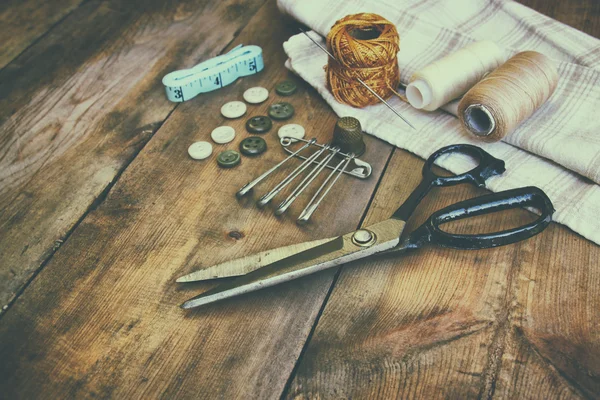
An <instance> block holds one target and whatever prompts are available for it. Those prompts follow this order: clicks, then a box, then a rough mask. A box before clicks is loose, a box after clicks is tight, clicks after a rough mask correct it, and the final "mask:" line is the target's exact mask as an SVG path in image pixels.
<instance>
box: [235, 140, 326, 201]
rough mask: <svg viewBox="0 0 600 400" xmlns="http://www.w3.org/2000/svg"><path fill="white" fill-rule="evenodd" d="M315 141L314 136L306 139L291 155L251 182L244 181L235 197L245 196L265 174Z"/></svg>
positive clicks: (268, 173) (267, 174)
mask: <svg viewBox="0 0 600 400" xmlns="http://www.w3.org/2000/svg"><path fill="white" fill-rule="evenodd" d="M316 142H317V139H316V138H313V139H311V140H307V141H306V144H305V145H304V146H302V147H301V148H300V149H298V150H297V151H296V152H294V153H292V154H291V155H289V156H288V157H287V158H286V159H285V160H283V161H281V162H280V163H279V164H277V165H275V166H274V167H272V168H271V169H269V170H268V171H266V172H265V173H263V174H262V175H261V176H259V177H258V178H256V179H254V180H253V181H251V182H248V183H246V184H245V185H244V186H242V188H241V189H240V190H238V191H237V193H236V194H235V195H236V196H237V197H243V196H245V195H246V194H247V193H248V192H250V191H251V190H252V188H253V187H254V186H256V185H258V184H259V183H260V182H261V181H262V180H263V179H265V178H266V177H267V176H269V175H270V174H271V173H272V172H273V171H275V170H276V169H277V168H279V167H281V166H282V165H283V164H285V163H286V162H287V161H288V160H291V159H292V158H293V157H295V156H298V155H299V154H300V152H301V151H302V150H304V149H306V148H307V147H309V146H311V145H313V144H315V143H316Z"/></svg>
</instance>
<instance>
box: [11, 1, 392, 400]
mask: <svg viewBox="0 0 600 400" xmlns="http://www.w3.org/2000/svg"><path fill="white" fill-rule="evenodd" d="M294 29H295V27H294V24H293V23H291V22H290V21H288V20H285V19H282V18H281V16H280V15H279V13H278V11H277V9H276V7H275V4H274V2H272V1H271V2H269V3H268V5H266V6H265V7H263V8H262V9H261V10H260V11H259V13H258V14H257V15H256V16H255V17H254V18H253V19H252V21H251V23H250V24H249V25H248V26H247V27H246V29H245V30H244V31H243V32H242V34H241V36H240V38H239V40H236V43H237V42H243V43H253V44H258V45H261V46H262V47H263V50H264V55H265V60H266V68H265V70H264V71H263V72H261V73H260V74H258V75H256V76H252V77H248V78H244V79H243V80H240V81H238V82H236V83H235V84H233V85H231V86H229V87H226V88H223V89H221V90H219V91H217V92H213V93H210V94H206V95H203V96H201V97H198V98H197V99H194V100H192V101H190V102H187V103H184V104H182V105H181V106H179V107H178V108H177V109H176V110H175V111H174V112H173V113H172V114H171V116H170V117H169V119H168V120H167V122H166V123H165V124H164V125H163V126H162V127H161V128H160V129H159V130H158V132H157V133H156V134H155V135H154V136H153V137H152V139H151V140H150V142H149V143H148V144H147V145H146V146H145V147H144V149H143V150H142V151H141V152H140V153H139V155H138V156H137V157H136V159H135V160H134V161H133V162H132V163H131V164H130V165H129V167H128V168H127V169H126V170H125V172H124V173H123V175H122V176H121V177H120V179H119V180H118V182H117V183H116V184H115V186H114V187H113V189H112V190H111V191H110V193H108V196H107V198H106V200H105V201H104V202H103V203H102V204H101V205H100V206H99V207H98V208H97V209H95V210H94V211H92V212H91V213H89V214H88V215H87V216H86V218H85V219H84V220H83V221H82V222H81V224H80V225H79V226H78V228H77V229H76V230H75V231H74V233H73V234H72V235H71V237H70V238H69V240H68V241H67V242H66V243H65V245H63V246H62V247H61V248H60V249H59V250H58V251H57V253H56V254H55V255H54V257H52V259H51V260H50V262H49V263H48V264H47V265H46V266H45V268H44V269H43V270H42V271H41V272H40V273H39V274H38V276H37V277H36V279H35V280H34V281H33V282H32V283H31V285H30V286H29V287H28V288H27V289H26V291H25V292H24V293H23V295H21V296H20V297H19V298H18V300H17V301H16V302H15V304H14V306H13V307H11V309H10V310H9V311H8V312H7V313H6V314H5V316H4V317H3V318H2V323H1V324H0V359H2V360H3V361H2V363H1V365H0V392H2V393H3V394H6V396H8V397H13V396H15V395H17V394H18V395H20V396H21V397H39V396H43V397H49V398H64V397H84V396H87V397H92V396H101V397H108V396H112V397H115V398H123V397H126V398H129V397H144V398H154V397H159V396H162V397H166V398H175V397H177V398H180V397H183V398H198V397H209V398H274V397H278V396H280V394H281V393H282V391H283V389H284V387H285V384H286V382H287V380H288V378H289V376H290V374H291V371H292V369H293V367H294V365H295V363H296V360H297V357H298V355H299V353H300V351H301V349H302V347H303V345H304V343H305V341H306V337H307V336H308V334H309V332H310V330H311V328H312V326H313V323H314V320H315V318H316V315H317V314H318V311H319V309H320V307H321V304H322V302H323V300H324V298H325V296H326V294H327V292H328V289H329V287H330V285H331V282H332V278H333V276H334V273H335V271H329V272H327V273H324V274H320V275H316V276H312V277H309V278H307V279H301V280H298V281H296V282H294V283H291V284H286V285H281V286H280V287H277V288H271V289H266V290H263V291H262V292H258V293H254V294H252V295H249V296H245V297H243V298H237V299H232V300H230V301H227V302H224V303H220V304H214V305H211V306H209V307H206V308H203V309H199V310H197V311H192V312H184V311H182V310H181V309H179V307H178V305H179V304H180V303H182V302H183V301H184V300H186V299H187V298H189V297H191V296H192V295H194V294H196V293H198V292H199V291H200V290H203V289H205V288H207V287H208V286H210V285H211V284H206V283H205V284H196V285H190V286H180V285H178V284H176V283H175V278H176V277H178V276H180V275H182V274H184V273H187V272H190V271H191V270H192V269H193V268H194V266H196V267H197V266H198V265H206V266H208V265H211V264H214V263H217V262H222V261H225V260H227V259H231V258H234V257H239V256H242V255H247V254H250V253H254V252H257V251H262V250H266V249H269V248H273V247H278V246H282V245H289V244H291V243H294V242H301V241H306V240H309V239H316V238H319V237H327V236H332V235H335V234H340V233H344V232H346V231H350V230H352V229H355V228H356V226H357V225H358V223H359V221H360V218H361V216H362V215H363V214H364V212H365V209H366V207H367V205H368V201H369V199H370V198H371V194H372V192H373V190H374V188H375V185H376V183H377V176H378V175H380V174H381V172H382V169H383V167H384V165H385V163H386V160H387V159H388V155H389V154H391V148H390V147H389V146H387V145H385V144H384V143H383V142H381V141H378V140H376V139H374V138H367V140H368V143H367V146H368V150H367V153H366V155H365V157H364V158H365V159H367V160H370V161H372V162H373V166H374V170H375V172H374V177H373V178H372V179H370V180H368V181H364V182H363V181H357V180H353V179H352V178H350V177H343V178H341V179H340V182H338V184H337V187H336V191H337V195H333V194H331V195H330V197H329V198H328V199H327V200H326V201H325V202H324V203H323V205H322V209H320V210H319V211H318V213H317V214H316V215H315V216H314V218H315V219H314V223H313V224H311V225H308V226H305V227H299V226H297V225H296V224H295V223H294V218H293V217H294V216H297V215H298V213H299V211H300V210H301V208H302V203H303V202H301V201H299V202H297V203H295V204H294V206H293V207H292V209H291V210H290V212H289V215H286V216H284V217H283V218H276V217H275V216H273V214H272V209H263V210H260V209H258V208H256V206H255V205H254V201H255V200H256V199H257V196H258V195H254V197H253V198H249V199H245V200H243V201H239V202H238V201H236V200H235V197H234V193H235V191H236V190H237V189H238V188H239V187H241V186H242V185H243V184H244V183H246V182H247V181H249V180H250V179H251V178H252V177H254V176H256V175H257V174H258V173H259V172H262V171H263V170H264V169H265V167H267V166H268V165H272V163H273V162H274V161H276V160H281V159H282V158H283V157H284V153H283V151H282V150H281V149H279V148H278V147H279V144H278V140H277V139H278V138H277V135H276V132H277V128H278V127H280V126H281V125H283V123H281V122H277V123H275V124H274V127H273V129H272V131H271V132H269V133H268V134H266V135H265V139H266V140H267V142H268V146H269V147H270V150H269V151H268V152H267V153H265V154H263V155H262V156H260V157H258V158H255V159H250V158H245V157H244V158H243V161H242V164H241V165H240V166H238V167H236V168H235V169H232V170H223V169H220V168H218V167H217V165H216V163H215V155H214V154H213V156H212V158H211V159H209V160H207V161H204V162H198V161H194V160H191V159H189V157H188V156H187V153H186V150H187V147H188V146H189V144H190V143H192V142H194V141H196V140H201V139H204V140H206V139H208V137H209V135H210V132H211V131H212V129H213V128H214V127H216V126H218V125H220V124H224V123H225V124H227V125H231V126H233V127H234V128H235V129H236V130H237V132H238V137H237V138H236V139H235V141H234V142H233V143H231V144H229V145H226V146H216V147H215V152H217V151H219V150H222V149H225V148H237V146H238V144H239V142H240V141H241V139H242V138H243V137H245V136H246V135H247V134H246V133H245V129H244V127H243V126H244V123H245V120H246V118H242V119H240V120H235V121H225V120H224V118H223V117H221V116H220V114H219V109H220V107H221V105H222V104H223V103H224V102H225V101H229V100H233V99H240V98H241V97H242V93H243V91H244V90H245V89H246V88H248V87H252V86H255V85H263V86H265V87H267V88H269V89H270V90H271V95H270V96H271V97H270V100H269V101H267V102H266V103H264V104H261V105H258V106H249V112H248V114H247V116H248V117H249V116H251V115H257V114H264V113H265V111H266V109H267V107H268V105H269V104H270V103H271V102H274V101H276V100H282V98H280V97H279V96H277V95H276V94H275V93H274V91H273V88H274V85H275V84H276V83H277V82H278V81H279V80H281V79H283V78H284V77H289V73H287V72H286V71H285V69H284V68H283V62H284V60H285V54H284V53H283V51H282V48H281V43H282V42H283V40H285V39H286V38H287V37H289V36H290V35H291V34H292V33H295V30H294ZM232 46H233V44H232ZM155 84H156V83H155ZM285 100H286V101H289V102H290V103H292V104H293V105H294V106H296V112H297V114H296V115H295V117H294V118H293V122H297V123H301V124H303V125H304V126H305V127H306V129H307V131H308V135H311V136H312V135H316V136H317V137H319V138H320V139H321V140H322V141H324V140H327V139H328V138H330V136H331V132H332V129H333V126H334V124H335V120H336V119H335V117H334V116H333V114H332V113H331V111H330V110H329V108H328V107H327V106H326V104H325V102H324V101H323V100H322V99H321V98H320V97H319V96H318V94H317V93H316V92H315V91H314V90H312V89H310V90H309V89H305V88H303V87H301V88H300V90H299V91H298V93H296V94H295V95H294V96H292V97H288V98H285ZM291 168H292V166H290V167H288V168H287V170H286V171H288V172H289V171H290V170H291ZM284 173H285V171H282V174H284ZM273 181H274V180H271V183H272V182H273ZM266 186H268V185H261V186H260V187H259V188H258V190H257V193H261V192H264V190H265V187H266ZM306 200H307V199H306V198H304V201H306ZM48 376H51V377H52V379H47V377H48Z"/></svg>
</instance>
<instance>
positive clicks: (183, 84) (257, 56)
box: [162, 44, 265, 102]
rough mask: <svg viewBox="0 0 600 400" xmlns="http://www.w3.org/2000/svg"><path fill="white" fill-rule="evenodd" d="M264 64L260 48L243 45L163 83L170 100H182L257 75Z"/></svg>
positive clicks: (164, 79) (181, 71) (174, 75)
mask: <svg viewBox="0 0 600 400" xmlns="http://www.w3.org/2000/svg"><path fill="white" fill-rule="evenodd" d="M264 66H265V65H264V61H263V57H262V49H261V48H260V47H258V46H243V45H241V44H240V45H239V46H236V47H234V48H233V49H232V50H231V51H230V52H229V53H227V54H223V55H221V56H218V57H215V58H211V59H210V60H206V61H203V62H201V63H200V64H198V65H196V66H195V67H193V68H190V69H182V70H179V71H174V72H171V73H169V74H167V75H165V76H164V78H163V80H162V83H163V85H165V90H166V92H167V98H168V99H169V100H171V101H175V102H182V101H186V100H189V99H192V98H194V97H196V96H197V95H198V94H200V93H206V92H211V91H213V90H217V89H220V88H222V87H223V86H227V85H229V84H230V83H232V82H234V81H235V80H236V79H237V78H240V77H242V76H248V75H253V74H256V73H257V72H260V71H262V70H263V68H264Z"/></svg>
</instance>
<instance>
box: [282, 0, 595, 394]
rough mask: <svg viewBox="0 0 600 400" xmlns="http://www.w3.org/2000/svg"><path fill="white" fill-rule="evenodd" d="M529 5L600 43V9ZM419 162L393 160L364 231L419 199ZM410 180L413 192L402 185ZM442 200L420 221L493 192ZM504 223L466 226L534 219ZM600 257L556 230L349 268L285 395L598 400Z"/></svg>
mask: <svg viewBox="0 0 600 400" xmlns="http://www.w3.org/2000/svg"><path fill="white" fill-rule="evenodd" d="M521 3H524V4H525V5H528V6H530V7H533V8H535V9H537V10H538V11H540V12H543V13H545V14H547V15H550V16H552V17H554V18H557V19H558V20H560V21H562V22H566V23H568V24H570V25H573V26H575V27H577V28H579V29H582V30H584V31H585V32H587V33H590V34H592V35H594V36H597V37H598V36H600V10H599V9H598V7H599V6H600V4H598V3H597V2H593V1H577V0H574V1H572V2H539V1H528V0H526V1H521ZM403 158H406V159H403ZM417 165H421V162H417V161H416V160H415V159H414V157H412V156H409V155H408V154H407V153H406V152H403V151H397V152H396V153H395V154H394V156H393V158H392V161H391V163H390V167H389V168H388V169H387V171H386V175H385V177H384V180H383V182H382V184H381V186H380V187H379V189H378V192H377V193H376V196H375V200H374V202H373V204H372V207H371V209H370V211H369V216H368V217H367V219H366V221H365V223H369V222H372V221H377V220H379V219H381V218H385V217H386V216H387V214H389V212H390V211H391V210H393V209H394V208H395V205H390V204H389V202H390V199H396V198H402V197H405V196H406V195H407V194H408V191H409V190H410V188H411V187H413V186H414V185H415V184H416V183H417V181H418V179H419V178H420V174H419V172H418V171H419V169H420V168H419V167H418V166H417ZM400 180H402V181H403V182H406V183H407V185H406V186H407V187H405V186H402V187H397V186H396V185H395V184H396V182H397V181H400ZM443 193H444V194H443V199H437V200H435V199H431V200H426V201H425V203H424V204H423V205H422V206H421V209H420V210H418V211H417V215H416V217H417V219H423V218H424V215H427V214H429V213H430V212H431V211H433V210H435V209H437V208H439V207H441V206H442V205H444V204H448V203H450V202H454V201H456V200H459V199H461V198H464V197H466V196H473V195H476V194H481V193H483V191H481V190H475V189H472V188H452V189H450V190H449V192H447V191H446V190H444V192H443ZM438 194H441V192H439V191H438ZM519 214H520V215H519ZM502 217H503V218H502V219H501V220H499V221H497V220H496V219H495V218H496V217H492V218H480V219H479V220H478V221H477V220H476V221H474V223H473V224H469V225H463V226H462V229H463V230H464V229H467V231H468V230H473V231H475V230H477V229H487V230H491V229H499V228H502V227H503V226H504V227H508V226H515V225H517V224H519V223H522V222H523V221H522V218H525V217H527V216H526V215H524V213H518V214H517V215H516V216H509V215H507V214H504V215H503V216H502ZM492 222H493V223H492ZM412 225H413V226H414V225H415V223H414V222H413V223H412ZM407 230H410V226H409V227H407ZM599 256H600V248H599V247H598V246H595V245H594V244H592V243H590V242H588V241H586V240H585V239H583V238H581V237H580V236H578V235H576V234H574V233H573V232H571V231H569V230H567V229H565V228H563V227H560V226H556V225H552V226H551V227H550V228H549V229H548V230H547V231H546V232H544V233H543V234H542V235H540V236H539V237H537V238H534V239H533V240H530V241H528V242H525V243H521V244H518V245H513V246H510V247H506V248H500V249H494V250H485V251H481V252H478V253H469V252H467V253H464V254H463V255H459V254H454V253H451V252H449V251H445V250H439V249H438V250H436V249H429V250H425V251H422V252H421V253H420V254H415V255H413V256H408V257H405V258H404V259H402V260H398V261H394V260H380V261H373V262H368V263H362V264H358V265H352V266H346V267H344V268H343V269H342V272H341V274H340V277H339V280H338V281H337V283H336V285H335V287H334V290H333V292H332V295H331V297H330V299H329V301H328V303H327V305H326V307H325V309H324V312H323V315H322V316H321V318H320V320H319V323H318V326H317V328H316V331H315V333H314V335H313V336H312V337H311V339H310V342H309V346H308V348H307V350H306V352H305V353H304V355H303V358H302V359H301V362H300V365H299V367H298V370H297V374H296V376H295V377H294V380H293V381H292V382H291V385H290V387H289V388H288V391H287V393H286V397H287V398H339V397H342V398H386V399H389V398H440V397H443V398H475V397H476V398H490V397H499V398H597V397H598V393H600V388H599V387H598V379H597V377H598V376H599V374H600V337H599V336H598V323H597V321H598V319H599V317H600V315H599V314H600V313H599V312H598V310H600V304H598V303H599V301H600V294H599V290H598V287H599V285H598V284H597V282H598V279H600V278H599V276H600V275H599V274H598V272H597V271H596V270H595V267H596V264H597V260H598V259H599ZM473 331H474V332H473Z"/></svg>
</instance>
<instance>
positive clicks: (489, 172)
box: [423, 144, 506, 187]
mask: <svg viewBox="0 0 600 400" xmlns="http://www.w3.org/2000/svg"><path fill="white" fill-rule="evenodd" d="M451 153H461V154H466V155H468V156H471V157H473V158H475V159H476V160H477V161H478V164H477V166H476V167H474V168H473V169H471V170H470V171H467V172H465V173H462V174H460V175H455V176H440V175H437V174H436V173H435V172H433V169H432V168H433V164H434V163H435V161H436V160H437V159H438V158H439V157H440V156H443V155H444V154H451ZM504 171H506V168H505V167H504V161H502V160H500V159H498V158H496V157H494V156H492V155H491V154H490V153H488V152H486V151H485V150H483V149H481V148H479V147H477V146H473V145H470V144H453V145H450V146H446V147H442V148H441V149H439V150H437V151H436V152H435V153H433V154H432V155H430V156H429V158H428V159H427V161H425V165H423V178H424V180H429V181H431V182H432V184H433V185H434V186H452V185H458V184H461V183H472V184H474V185H476V186H479V187H483V186H485V181H486V179H487V178H489V177H492V176H494V175H500V174H501V173H503V172H504Z"/></svg>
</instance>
